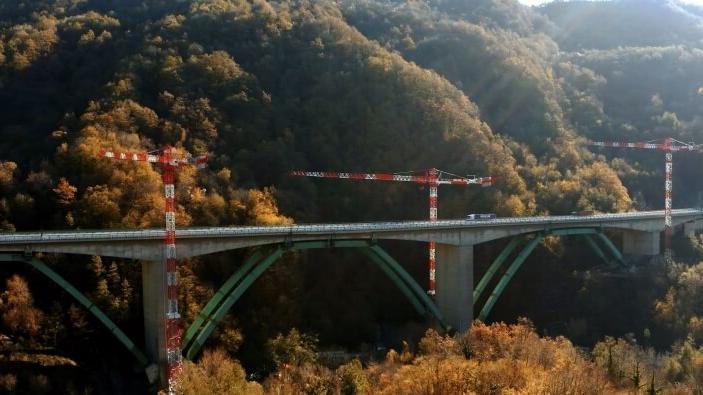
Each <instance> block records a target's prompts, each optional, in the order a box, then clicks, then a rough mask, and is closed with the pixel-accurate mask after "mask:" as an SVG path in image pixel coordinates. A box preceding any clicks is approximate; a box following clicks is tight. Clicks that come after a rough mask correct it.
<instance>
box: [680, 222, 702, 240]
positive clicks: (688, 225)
mask: <svg viewBox="0 0 703 395" xmlns="http://www.w3.org/2000/svg"><path fill="white" fill-rule="evenodd" d="M697 227H698V225H697V224H696V222H695V221H691V222H684V224H683V234H684V235H685V236H686V237H691V236H695V235H696V228H697Z"/></svg>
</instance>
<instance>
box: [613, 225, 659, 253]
mask: <svg viewBox="0 0 703 395" xmlns="http://www.w3.org/2000/svg"><path fill="white" fill-rule="evenodd" d="M659 244H660V234H659V232H641V231H637V230H627V231H624V232H623V234H622V252H623V254H625V255H659V254H660V252H661V250H660V248H659Z"/></svg>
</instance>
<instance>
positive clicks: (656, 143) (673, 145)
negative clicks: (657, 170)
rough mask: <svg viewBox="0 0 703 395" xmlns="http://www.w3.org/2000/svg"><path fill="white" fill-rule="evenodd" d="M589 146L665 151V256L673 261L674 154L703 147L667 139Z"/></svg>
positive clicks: (601, 142) (607, 142) (614, 142)
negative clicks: (672, 205) (672, 200)
mask: <svg viewBox="0 0 703 395" xmlns="http://www.w3.org/2000/svg"><path fill="white" fill-rule="evenodd" d="M588 145H592V146H596V147H613V148H635V149H648V150H656V151H664V256H665V258H666V259H667V260H670V259H671V256H672V254H671V235H672V234H673V230H672V228H671V197H672V190H673V188H672V187H673V183H672V174H673V173H672V172H673V155H672V154H673V153H674V152H679V151H688V152H701V151H703V145H701V144H695V143H684V142H681V141H678V140H676V139H673V138H671V137H667V138H665V139H663V140H653V141H648V142H635V143H624V142H616V141H589V142H588Z"/></svg>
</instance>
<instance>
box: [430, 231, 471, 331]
mask: <svg viewBox="0 0 703 395" xmlns="http://www.w3.org/2000/svg"><path fill="white" fill-rule="evenodd" d="M473 284H474V246H473V245H465V246H455V245H450V244H439V243H437V294H436V296H435V301H436V302H437V307H438V308H439V311H440V312H441V313H442V316H443V317H444V321H445V322H446V323H447V324H449V325H451V326H452V327H453V328H454V329H456V330H458V331H460V332H464V331H466V330H468V329H469V327H470V326H471V322H472V320H473V315H474V311H473V307H474V300H473V292H474V290H473Z"/></svg>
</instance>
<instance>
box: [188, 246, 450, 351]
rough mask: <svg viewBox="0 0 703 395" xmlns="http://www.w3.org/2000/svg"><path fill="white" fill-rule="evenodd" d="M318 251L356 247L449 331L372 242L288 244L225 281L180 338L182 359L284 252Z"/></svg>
mask: <svg viewBox="0 0 703 395" xmlns="http://www.w3.org/2000/svg"><path fill="white" fill-rule="evenodd" d="M319 248H359V249H360V251H361V252H362V253H364V254H365V255H366V256H368V257H369V258H370V259H371V261H372V262H373V263H374V264H376V265H377V266H378V267H379V269H381V271H382V272H383V273H384V274H386V276H388V277H389V278H390V280H391V281H392V282H393V283H394V284H395V285H396V286H397V287H398V288H399V289H400V291H401V292H402V293H403V295H405V297H406V298H407V299H408V301H409V302H410V303H411V304H412V305H413V307H414V308H415V310H416V311H417V312H418V314H420V315H429V316H432V317H434V319H436V321H437V322H438V323H439V324H440V325H441V326H442V327H443V328H445V329H449V328H448V326H447V325H446V324H445V323H444V319H443V318H442V314H441V313H440V311H439V309H438V308H437V307H436V305H435V304H434V302H432V299H430V297H429V296H427V294H426V293H425V292H424V290H423V289H422V288H421V287H420V286H419V285H418V284H417V282H416V281H415V280H414V279H413V278H412V277H411V276H410V275H409V274H408V273H407V272H406V271H405V269H403V267H402V266H401V265H400V264H399V263H398V262H397V261H396V260H395V259H393V257H391V256H390V255H388V253H386V252H385V251H384V250H383V249H382V248H381V247H380V246H378V245H376V244H375V242H374V241H373V240H329V241H302V242H289V243H284V244H279V245H276V246H275V247H273V248H272V251H270V252H269V253H267V254H264V253H263V252H262V251H260V250H257V251H256V252H254V253H253V254H252V255H251V256H250V257H249V258H248V259H247V260H246V261H245V262H244V264H243V265H242V266H241V267H240V268H239V269H238V270H237V271H236V272H235V273H234V274H232V276H230V277H229V278H228V279H227V281H225V283H224V284H223V285H222V286H221V287H220V289H218V290H217V292H216V293H215V295H213V297H212V298H211V299H210V301H209V302H208V303H207V304H206V305H205V307H204V308H203V309H202V310H201V311H200V313H198V316H197V317H196V318H195V320H194V321H193V323H192V324H191V325H190V326H189V327H188V330H187V331H186V333H185V335H184V336H183V344H182V350H183V353H184V355H185V357H186V358H188V359H193V358H194V357H195V356H196V355H197V354H198V352H200V350H201V349H202V347H203V345H204V344H205V341H206V340H207V339H208V337H209V336H210V334H212V332H213V331H214V330H215V328H216V327H217V325H218V324H219V322H220V321H221V320H222V318H224V316H225V315H226V314H227V312H228V311H229V309H230V308H231V307H232V306H233V305H234V304H235V303H236V302H237V300H239V298H240V297H241V296H242V295H243V294H244V292H246V290H247V289H249V287H250V286H251V285H252V284H253V283H254V282H255V281H256V280H257V279H258V278H259V277H260V276H261V275H262V274H263V273H264V272H265V271H266V270H267V269H268V268H269V267H270V266H271V265H272V264H273V263H274V262H275V261H276V260H277V259H278V258H280V257H281V255H283V253H284V252H285V251H288V250H307V249H319Z"/></svg>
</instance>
